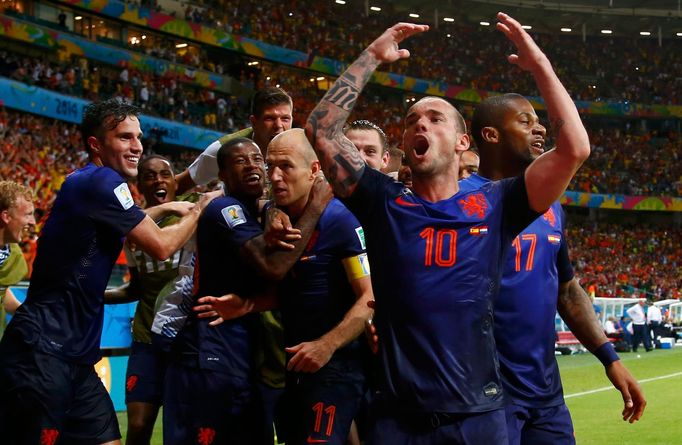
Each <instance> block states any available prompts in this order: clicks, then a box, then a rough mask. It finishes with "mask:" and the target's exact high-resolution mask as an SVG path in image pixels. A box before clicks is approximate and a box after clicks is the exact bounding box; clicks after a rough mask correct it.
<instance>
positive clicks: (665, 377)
mask: <svg viewBox="0 0 682 445" xmlns="http://www.w3.org/2000/svg"><path fill="white" fill-rule="evenodd" d="M681 375H682V372H676V373H674V374H668V375H662V376H659V377H652V378H650V379H644V380H639V383H647V382H653V381H654V380H663V379H669V378H672V377H677V376H681ZM609 389H613V390H615V389H616V388H614V387H613V386H604V387H602V388H597V389H592V390H590V391H583V392H577V393H575V394H569V395H567V396H564V399H570V398H572V397H580V396H586V395H588V394H594V393H597V392H603V391H608V390H609Z"/></svg>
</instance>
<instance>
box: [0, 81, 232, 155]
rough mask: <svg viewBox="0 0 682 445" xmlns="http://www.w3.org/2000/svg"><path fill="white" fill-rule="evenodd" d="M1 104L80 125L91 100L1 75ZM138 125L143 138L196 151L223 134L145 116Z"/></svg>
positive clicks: (141, 117)
mask: <svg viewBox="0 0 682 445" xmlns="http://www.w3.org/2000/svg"><path fill="white" fill-rule="evenodd" d="M0 103H1V104H2V105H4V106H6V107H9V108H14V109H16V110H21V111H26V112H28V113H33V114H38V115H41V116H45V117H51V118H54V119H59V120H62V121H66V122H71V123H74V124H80V123H81V121H82V120H83V108H84V107H85V106H86V105H88V104H89V103H90V101H87V100H84V99H80V98H77V97H72V96H66V95H64V94H59V93H55V92H54V91H50V90H46V89H43V88H38V87H33V86H29V85H26V84H24V83H21V82H16V81H13V80H9V79H5V78H1V77H0ZM140 125H141V126H142V132H143V133H144V134H145V137H150V136H154V137H155V138H157V139H161V140H162V141H163V142H164V143H166V144H172V145H177V146H180V147H184V148H193V149H197V150H203V149H204V148H206V147H207V146H208V145H209V144H211V143H212V142H213V141H215V140H216V139H218V138H220V137H221V136H222V135H223V133H220V132H218V131H214V130H209V129H206V128H200V127H193V126H191V125H186V124H181V123H177V122H173V121H169V120H167V119H161V118H158V117H152V116H146V115H141V116H140Z"/></svg>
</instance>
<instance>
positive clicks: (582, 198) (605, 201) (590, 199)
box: [561, 191, 682, 212]
mask: <svg viewBox="0 0 682 445" xmlns="http://www.w3.org/2000/svg"><path fill="white" fill-rule="evenodd" d="M561 204H563V205H569V206H577V207H594V208H599V209H620V210H643V211H665V212H682V198H671V197H655V196H626V195H598V194H594V193H583V192H571V191H567V192H565V193H564V195H563V196H562V197H561Z"/></svg>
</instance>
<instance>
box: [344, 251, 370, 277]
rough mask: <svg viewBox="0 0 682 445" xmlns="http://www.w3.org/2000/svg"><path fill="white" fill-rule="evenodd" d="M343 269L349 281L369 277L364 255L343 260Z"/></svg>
mask: <svg viewBox="0 0 682 445" xmlns="http://www.w3.org/2000/svg"><path fill="white" fill-rule="evenodd" d="M343 267H344V268H345V269H346V274H347V275H348V278H349V279H351V280H357V279H358V278H362V277H368V276H369V274H370V273H369V260H368V259H367V254H366V253H361V254H360V255H356V256H352V257H348V258H344V259H343Z"/></svg>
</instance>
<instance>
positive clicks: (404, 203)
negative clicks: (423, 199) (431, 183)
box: [395, 196, 421, 207]
mask: <svg viewBox="0 0 682 445" xmlns="http://www.w3.org/2000/svg"><path fill="white" fill-rule="evenodd" d="M395 203H396V204H398V205H401V206H403V207H419V206H421V204H417V203H414V202H410V201H405V199H404V198H403V197H402V196H398V197H397V198H396V199H395Z"/></svg>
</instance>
